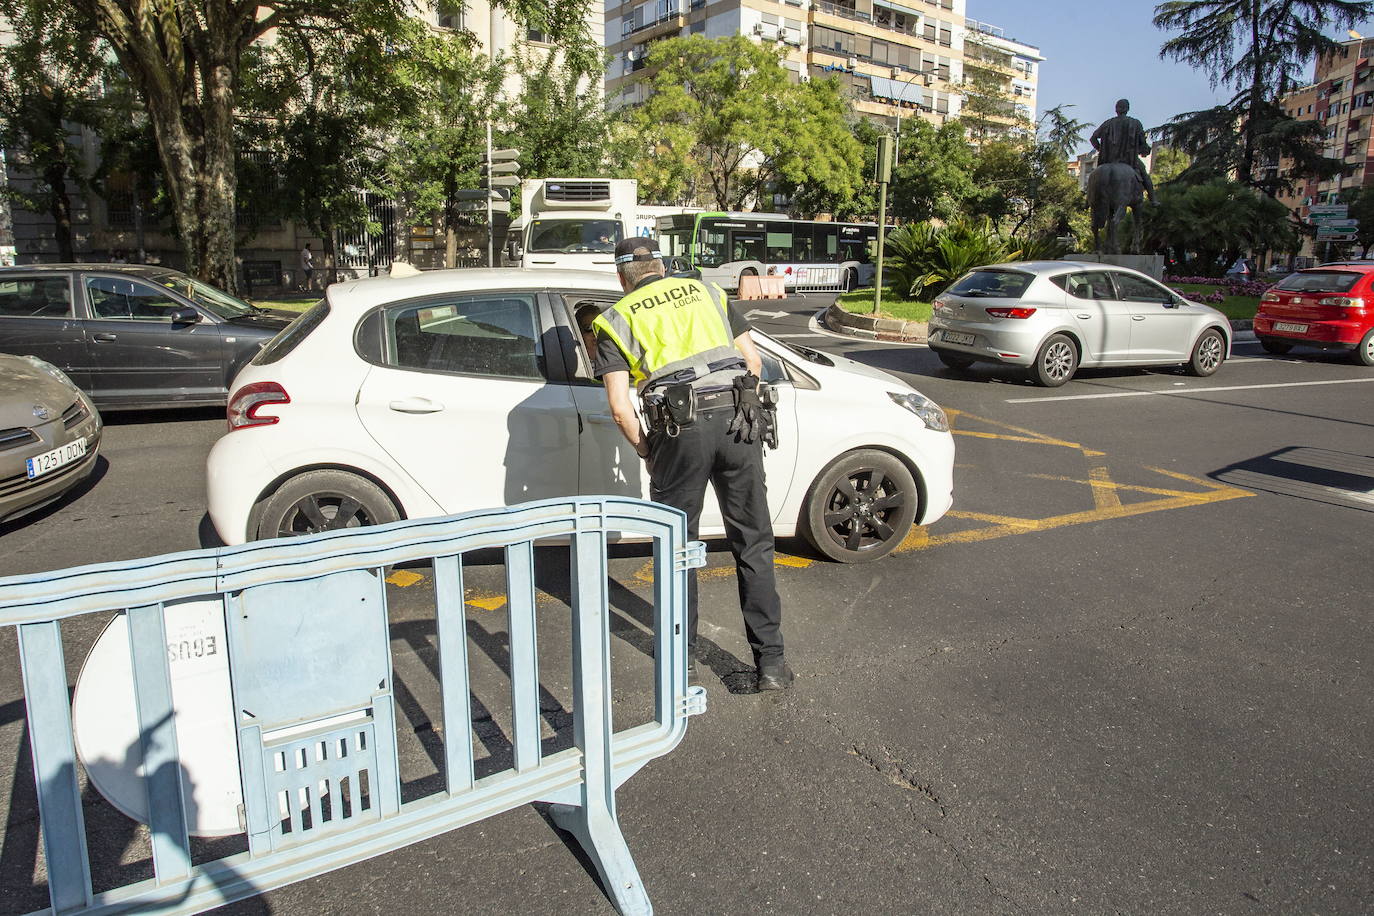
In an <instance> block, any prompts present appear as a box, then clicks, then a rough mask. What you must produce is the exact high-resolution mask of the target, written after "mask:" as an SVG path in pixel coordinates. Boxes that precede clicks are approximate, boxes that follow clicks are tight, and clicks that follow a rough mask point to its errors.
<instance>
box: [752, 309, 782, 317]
mask: <svg viewBox="0 0 1374 916" xmlns="http://www.w3.org/2000/svg"><path fill="white" fill-rule="evenodd" d="M755 315H757V316H758V317H760V318H786V317H787V315H788V313H787V312H765V311H764V310H763V309H750V310H749V311H747V312H745V313H744V317H745V318H753V317H754V316H755Z"/></svg>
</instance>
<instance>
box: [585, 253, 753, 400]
mask: <svg viewBox="0 0 1374 916" xmlns="http://www.w3.org/2000/svg"><path fill="white" fill-rule="evenodd" d="M726 302H727V300H726V298H725V291H724V290H722V289H721V288H720V287H719V286H716V285H715V284H711V286H707V285H706V284H705V283H702V282H701V281H700V280H692V279H689V278H686V277H664V278H663V279H662V280H655V281H654V282H653V283H649V284H647V285H645V286H641V287H640V288H639V289H636V290H633V291H632V292H630V293H629V294H628V295H626V296H625V297H624V298H623V299H621V300H620V301H619V302H617V303H616V304H615V305H613V306H611V307H610V308H608V309H606V311H604V312H602V313H601V314H600V315H599V316H598V317H597V319H596V320H595V321H593V322H592V327H594V328H596V329H597V330H598V331H600V332H602V333H604V334H605V335H606V336H607V337H609V338H610V339H611V340H613V341H614V342H615V344H616V346H617V347H619V348H620V352H621V353H623V354H624V355H625V361H626V362H627V363H629V364H630V377H631V379H632V380H633V381H634V383H635V384H639V383H641V382H644V381H646V380H647V381H650V382H652V381H656V380H658V379H660V378H662V377H664V376H668V375H675V374H676V373H678V372H682V371H683V370H688V369H690V370H694V371H695V376H694V377H695V378H701V377H703V376H706V375H709V374H710V373H711V372H715V371H718V370H719V369H722V368H731V366H730V365H723V364H729V363H731V362H732V361H738V364H739V365H740V366H742V365H743V364H744V357H743V354H741V353H740V352H739V350H738V349H736V347H735V339H734V336H733V335H732V334H731V333H730V318H729V315H728V314H727V313H726Z"/></svg>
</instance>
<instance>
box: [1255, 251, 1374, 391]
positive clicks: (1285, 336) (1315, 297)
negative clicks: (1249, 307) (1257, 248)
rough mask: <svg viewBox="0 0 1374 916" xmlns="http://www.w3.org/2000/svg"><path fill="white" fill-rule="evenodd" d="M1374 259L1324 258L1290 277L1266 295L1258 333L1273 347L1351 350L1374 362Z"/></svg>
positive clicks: (1361, 359) (1273, 349)
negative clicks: (1326, 261) (1354, 261)
mask: <svg viewBox="0 0 1374 916" xmlns="http://www.w3.org/2000/svg"><path fill="white" fill-rule="evenodd" d="M1371 283H1374V263H1369V262H1364V263H1359V264H1339V263H1338V264H1323V265H1322V266H1321V267H1313V268H1310V269H1308V270H1299V271H1296V272H1294V273H1291V274H1289V275H1288V276H1286V277H1284V278H1283V279H1282V280H1280V281H1279V282H1278V283H1276V284H1275V285H1274V286H1273V287H1271V288H1270V289H1269V290H1268V291H1267V292H1266V293H1265V294H1264V296H1263V297H1262V298H1261V299H1260V306H1259V311H1258V312H1256V313H1255V336H1257V337H1258V338H1259V342H1260V346H1262V347H1264V349H1265V350H1266V351H1267V352H1269V353H1287V352H1288V351H1289V350H1291V349H1293V347H1295V346H1306V347H1320V348H1321V349H1323V350H1349V351H1351V355H1352V356H1354V358H1355V361H1356V362H1358V363H1360V364H1361V365H1365V366H1374V288H1371Z"/></svg>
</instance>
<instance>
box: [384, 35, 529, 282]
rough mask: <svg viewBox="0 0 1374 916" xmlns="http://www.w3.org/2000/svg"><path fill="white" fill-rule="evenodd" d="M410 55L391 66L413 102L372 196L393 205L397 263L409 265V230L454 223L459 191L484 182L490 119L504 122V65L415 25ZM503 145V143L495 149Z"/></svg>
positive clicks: (396, 129) (457, 39)
mask: <svg viewBox="0 0 1374 916" xmlns="http://www.w3.org/2000/svg"><path fill="white" fill-rule="evenodd" d="M411 28H412V31H411V32H410V34H409V36H408V40H407V42H406V52H405V54H404V55H402V56H400V58H399V59H393V60H392V62H391V63H390V64H389V67H390V70H391V73H392V78H393V79H395V80H397V84H398V86H399V87H400V90H399V91H400V92H401V93H402V95H403V97H404V98H406V99H407V100H408V101H407V103H406V108H405V110H403V111H402V112H400V114H399V117H398V119H397V120H396V122H394V123H393V124H392V125H390V126H389V128H388V129H387V131H386V134H385V137H384V145H385V150H384V154H383V155H382V157H381V159H380V169H379V170H378V173H377V175H376V177H375V178H374V179H373V182H372V186H373V188H374V189H375V190H377V191H379V192H381V193H384V194H386V195H388V196H390V197H392V198H393V199H394V200H395V202H396V217H395V225H396V230H397V239H396V247H397V251H396V259H397V260H400V261H410V260H412V252H411V242H410V227H411V226H412V225H413V224H416V223H417V222H418V221H419V220H421V219H424V220H428V219H430V218H431V217H432V216H433V215H434V214H436V213H437V214H442V216H443V218H444V223H445V231H446V232H447V233H448V234H450V235H451V234H452V233H453V230H454V228H455V226H456V224H457V221H458V216H457V211H456V195H457V192H458V191H459V190H461V189H465V188H476V187H477V184H478V182H479V181H480V180H481V178H482V169H481V164H482V155H483V153H484V152H485V150H486V125H487V122H488V121H492V122H495V123H500V122H501V121H502V120H503V116H504V112H505V107H504V105H503V104H502V103H501V102H500V100H499V98H498V96H499V93H500V91H501V83H502V80H503V79H504V78H505V70H504V68H503V66H502V62H501V60H500V59H498V60H492V59H490V58H488V57H486V56H485V55H482V54H478V53H476V52H475V51H474V50H473V49H472V46H471V43H470V42H469V41H468V40H466V38H465V37H464V36H463V35H461V34H459V33H452V32H434V31H432V30H430V29H427V28H425V27H424V26H422V25H419V24H416V25H414V26H412V27H411ZM498 145H499V144H498Z"/></svg>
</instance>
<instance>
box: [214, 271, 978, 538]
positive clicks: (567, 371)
mask: <svg viewBox="0 0 1374 916" xmlns="http://www.w3.org/2000/svg"><path fill="white" fill-rule="evenodd" d="M620 294H621V293H620V288H619V285H618V283H617V281H616V278H615V277H614V276H613V275H609V274H604V273H593V272H589V271H553V270H550V271H539V272H530V271H521V270H461V271H430V272H425V273H422V274H420V275H418V276H412V277H405V278H394V279H393V278H376V279H368V280H357V281H353V282H350V283H341V284H337V285H335V286H331V287H329V289H328V291H327V292H326V294H325V298H324V299H323V300H322V301H321V302H319V303H318V304H317V305H315V306H314V307H313V308H312V309H310V310H309V311H308V312H306V313H305V314H303V315H302V316H301V317H300V318H298V319H297V320H296V321H295V322H294V323H292V324H291V326H290V327H288V328H287V329H286V330H284V331H283V332H282V333H281V334H280V335H278V336H277V337H276V338H275V339H274V340H272V342H271V343H269V344H268V345H267V346H266V347H265V348H264V349H263V350H262V351H261V352H260V353H259V354H258V356H257V358H255V359H254V360H253V361H252V362H251V363H250V364H249V365H248V366H246V367H245V368H244V369H243V371H242V372H240V373H239V375H238V377H237V379H235V381H234V384H233V386H232V388H231V394H230V398H229V408H228V414H229V433H228V434H227V435H225V436H224V437H223V438H221V439H220V440H219V441H218V442H217V443H215V446H214V448H213V449H212V450H211V452H210V457H209V461H208V475H209V481H208V490H209V508H210V518H211V520H212V521H213V523H214V526H215V530H216V531H217V532H218V533H219V536H220V537H221V538H222V539H223V540H224V542H225V543H226V544H240V543H243V542H245V541H247V540H253V539H257V538H270V537H284V536H291V535H298V534H308V533H312V532H316V531H322V530H330V529H338V528H348V527H357V526H361V525H368V524H377V523H382V522H388V521H393V520H395V519H397V518H422V517H427V516H437V515H446V514H456V513H460V512H466V511H471V510H475V509H482V508H488V507H491V506H498V505H510V504H514V503H520V502H525V501H527V500H534V499H544V498H550V497H558V496H567V495H570V494H578V493H584V494H589V495H592V494H596V495H600V494H616V495H631V496H646V495H647V493H648V474H647V473H646V472H645V470H644V466H643V463H642V462H641V461H640V460H639V458H638V457H637V456H636V455H635V453H634V450H633V449H632V448H630V447H629V445H628V443H626V442H625V440H624V439H623V438H622V436H621V434H620V431H619V429H618V428H617V427H616V425H615V423H614V421H613V420H612V419H611V413H610V409H609V406H608V404H607V400H606V393H605V391H604V389H603V388H602V386H601V384H600V383H599V382H597V381H596V380H595V379H594V378H593V377H592V375H591V372H590V368H589V360H588V354H587V352H586V350H585V348H584V345H583V343H582V341H581V339H580V336H579V334H578V333H577V324H576V322H575V314H576V310H577V309H578V307H579V306H581V305H582V304H584V303H586V302H592V303H595V304H597V305H598V306H602V307H604V306H607V305H609V304H611V303H613V302H615V300H616V299H618V298H619V296H620ZM754 338H755V340H756V341H757V343H758V346H759V349H760V351H761V352H762V355H763V361H764V376H765V379H766V380H767V381H770V382H772V383H773V384H774V385H776V386H777V388H778V392H779V405H778V425H779V432H778V439H779V447H778V448H777V449H775V450H772V451H768V452H767V457H766V458H765V467H766V471H767V474H768V495H769V503H770V506H771V508H772V512H773V525H774V530H775V532H776V533H777V534H778V535H779V536H784V537H785V536H790V535H793V534H797V533H800V534H803V535H804V536H805V537H806V538H807V539H808V540H809V541H810V542H811V543H812V544H813V546H815V547H816V549H817V550H819V551H820V552H822V553H823V554H825V555H826V556H828V557H831V558H833V559H836V560H840V561H844V562H857V561H863V560H868V559H876V558H878V557H880V556H884V555H886V554H887V553H889V552H890V551H891V550H892V549H893V548H895V547H896V546H897V545H898V544H899V543H901V541H902V539H903V538H904V537H906V535H907V533H908V532H909V530H910V528H911V526H912V524H913V523H915V524H922V525H926V524H930V523H931V522H933V521H935V520H936V519H938V518H940V517H941V516H942V515H944V513H945V512H946V511H947V510H948V509H949V506H950V503H951V500H952V490H953V467H954V442H953V439H952V437H951V436H950V433H949V424H948V421H947V420H946V418H945V414H944V412H943V411H942V410H941V409H940V408H939V407H938V406H937V405H936V404H935V403H934V402H933V401H931V400H929V399H928V398H926V397H925V396H923V395H921V394H920V393H919V392H917V391H915V390H914V389H913V388H911V387H910V386H909V385H907V384H906V383H905V382H902V381H900V380H899V379H896V378H894V377H892V376H890V375H888V374H886V373H884V372H881V371H879V370H876V369H872V368H869V367H867V366H864V365H861V364H859V363H856V362H853V361H850V360H847V359H844V358H842V357H837V356H829V355H826V354H823V353H820V352H818V351H815V350H809V349H806V348H803V347H794V346H790V345H787V344H784V343H781V342H779V341H776V340H773V339H772V338H770V337H768V336H767V335H764V334H762V333H760V332H758V331H755V332H754ZM723 534H724V524H723V522H722V520H721V517H720V514H719V510H718V508H717V506H716V502H715V500H714V498H711V497H709V496H708V498H707V500H706V508H705V511H704V512H703V513H702V519H701V536H703V537H708V538H709V537H719V536H721V535H723Z"/></svg>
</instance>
